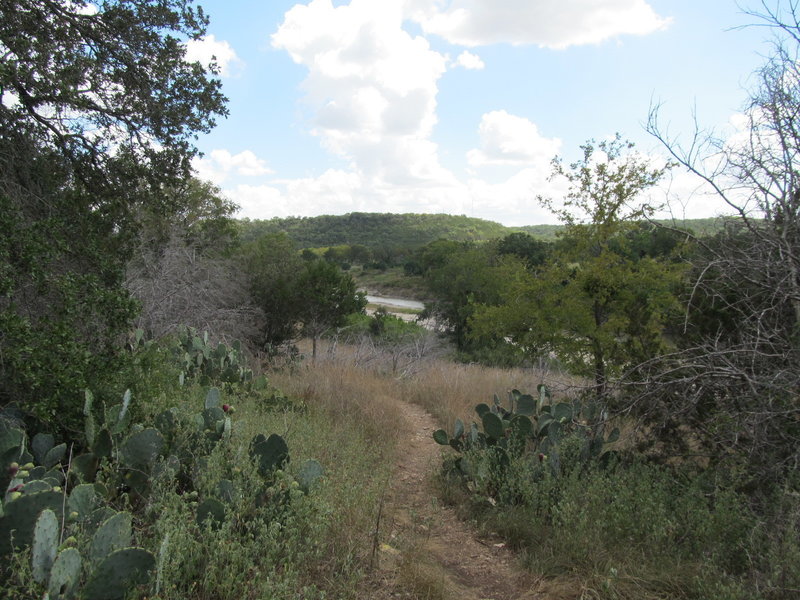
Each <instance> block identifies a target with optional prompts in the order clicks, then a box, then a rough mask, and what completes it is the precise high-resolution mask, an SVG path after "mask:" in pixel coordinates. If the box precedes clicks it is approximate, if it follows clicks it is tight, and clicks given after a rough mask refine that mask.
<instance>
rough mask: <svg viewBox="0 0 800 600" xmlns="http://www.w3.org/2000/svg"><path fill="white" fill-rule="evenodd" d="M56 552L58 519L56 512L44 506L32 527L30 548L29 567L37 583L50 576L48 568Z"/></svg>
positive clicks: (45, 580)
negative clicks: (31, 546) (31, 544)
mask: <svg viewBox="0 0 800 600" xmlns="http://www.w3.org/2000/svg"><path fill="white" fill-rule="evenodd" d="M57 552H58V519H57V518H56V514H55V513H54V512H53V511H52V510H50V509H49V508H46V509H44V510H43V511H42V514H40V515H39V518H38V519H37V520H36V526H35V527H34V529H33V548H32V549H31V567H32V568H33V579H34V581H36V582H37V583H42V584H43V583H46V582H47V580H48V579H49V577H50V569H51V568H52V566H53V562H54V561H55V559H56V553H57Z"/></svg>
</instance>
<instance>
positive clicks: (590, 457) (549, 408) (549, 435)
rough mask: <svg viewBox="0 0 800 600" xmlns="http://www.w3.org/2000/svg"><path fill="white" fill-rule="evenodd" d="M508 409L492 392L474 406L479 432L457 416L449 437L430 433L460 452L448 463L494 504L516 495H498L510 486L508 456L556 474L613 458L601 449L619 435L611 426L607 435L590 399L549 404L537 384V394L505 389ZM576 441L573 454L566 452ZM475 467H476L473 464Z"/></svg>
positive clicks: (602, 414) (603, 415)
mask: <svg viewBox="0 0 800 600" xmlns="http://www.w3.org/2000/svg"><path fill="white" fill-rule="evenodd" d="M509 403H510V407H509V408H508V409H507V408H505V407H504V406H503V405H502V403H501V402H500V399H499V398H498V397H497V395H495V397H494V402H493V404H492V405H491V406H489V405H487V404H483V403H481V404H478V405H477V406H476V407H475V412H476V413H477V414H478V417H479V418H480V420H481V424H482V427H483V431H480V430H479V428H478V426H477V425H476V424H475V423H472V424H471V425H470V427H469V430H467V429H466V427H465V426H464V423H462V421H461V420H460V419H456V422H455V431H454V433H453V437H452V438H450V437H449V436H448V435H447V432H445V431H444V430H443V429H438V430H436V431H435V432H434V433H433V439H434V440H435V441H436V442H437V443H438V444H441V445H442V446H448V445H449V446H450V447H452V448H453V449H454V450H456V451H457V452H463V453H464V456H463V457H460V458H458V459H456V460H455V461H454V462H453V467H454V469H456V470H457V471H458V472H459V473H460V475H461V476H462V477H463V478H464V480H465V481H466V482H467V486H468V487H470V488H472V489H480V490H481V493H485V494H488V496H487V497H488V498H489V499H490V500H491V501H493V502H503V503H513V502H516V499H515V498H513V497H508V496H498V495H499V494H504V493H505V492H507V491H508V490H509V489H510V487H509V486H510V485H511V484H510V483H509V482H506V481H504V479H505V477H506V475H507V468H508V466H509V465H510V464H511V461H512V460H513V459H523V460H525V461H528V462H529V463H530V464H531V465H535V464H536V463H537V461H538V463H539V466H540V468H541V469H547V470H549V472H550V473H551V474H552V475H553V476H555V477H558V476H560V475H561V473H562V470H563V471H564V472H570V471H572V470H573V469H574V468H576V467H579V466H580V467H582V468H587V466H588V465H589V462H590V461H595V460H596V459H600V462H601V463H602V464H608V463H609V462H610V461H612V460H613V454H614V453H613V452H612V451H605V452H603V447H604V445H605V444H607V443H613V442H616V441H617V440H618V439H619V429H618V428H614V429H613V430H612V431H611V432H610V433H609V434H608V436H607V437H606V436H605V429H606V425H607V424H606V422H605V421H606V413H605V411H604V409H603V407H602V406H599V405H598V404H597V403H596V402H595V401H593V400H589V401H587V402H586V403H582V402H581V401H580V400H575V401H572V402H559V403H557V404H554V403H552V401H551V400H550V394H549V392H548V391H547V388H546V387H545V386H544V385H540V386H539V390H538V397H537V398H534V397H533V396H531V395H529V394H522V393H521V392H519V390H512V391H511V392H510V393H509ZM564 440H568V441H566V442H565V445H566V446H567V448H568V450H567V453H566V454H565V455H564V456H565V462H566V463H567V464H565V465H564V467H563V468H562V451H561V443H562V441H564ZM576 443H577V444H579V450H578V453H577V456H570V450H571V449H572V447H574V445H575V444H576ZM478 465H480V467H478Z"/></svg>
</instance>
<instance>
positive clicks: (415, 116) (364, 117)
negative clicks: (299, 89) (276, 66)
mask: <svg viewBox="0 0 800 600" xmlns="http://www.w3.org/2000/svg"><path fill="white" fill-rule="evenodd" d="M403 18H404V15H403V0H382V1H381V2H375V1H374V0H352V1H351V2H350V3H349V4H347V5H341V6H337V7H334V6H333V4H332V2H331V1H330V0H312V1H311V2H310V3H309V4H307V5H296V6H295V7H293V8H292V9H291V10H289V11H288V12H287V13H286V15H285V18H284V21H283V23H282V24H281V26H280V27H279V28H278V30H277V31H276V32H275V33H274V34H273V36H272V45H273V46H274V47H275V48H279V49H283V50H285V51H287V52H288V53H289V55H290V56H291V57H292V59H293V60H294V61H295V62H296V63H298V64H301V65H303V66H305V67H306V68H307V69H308V76H307V78H306V80H305V82H304V89H305V91H306V101H307V102H308V103H309V105H310V106H311V107H312V110H313V111H314V114H315V116H314V118H313V121H312V124H313V129H312V133H313V134H314V135H317V136H319V137H320V139H321V142H322V144H323V146H324V147H325V148H326V149H328V150H329V151H331V152H333V153H335V154H336V155H338V156H340V157H343V158H346V159H347V160H348V161H349V162H350V165H351V167H352V169H353V170H354V171H355V172H358V173H359V174H361V175H363V177H364V178H366V179H368V180H370V179H378V180H385V181H395V182H400V181H405V182H409V181H417V182H420V183H422V184H425V183H426V182H427V183H431V182H434V183H436V182H438V181H439V180H440V179H441V178H444V179H445V180H447V179H449V178H450V177H451V175H450V174H449V173H447V172H446V170H445V169H443V168H442V167H441V166H440V165H439V160H438V156H437V148H436V146H435V145H434V144H432V143H431V142H430V140H429V137H430V135H431V132H432V130H433V127H434V125H435V124H436V95H437V93H438V86H437V82H438V80H439V78H440V77H441V76H442V74H443V73H444V72H445V70H446V67H447V57H446V56H444V55H442V54H440V53H438V52H435V51H433V50H432V49H431V48H430V45H429V44H428V41H427V40H425V39H424V38H423V37H420V36H412V35H410V34H409V33H408V32H406V31H405V30H403V27H402V25H403Z"/></svg>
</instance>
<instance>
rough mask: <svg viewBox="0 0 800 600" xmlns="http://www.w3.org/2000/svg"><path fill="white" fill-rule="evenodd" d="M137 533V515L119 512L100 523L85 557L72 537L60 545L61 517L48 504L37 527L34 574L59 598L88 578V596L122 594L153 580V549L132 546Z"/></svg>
mask: <svg viewBox="0 0 800 600" xmlns="http://www.w3.org/2000/svg"><path fill="white" fill-rule="evenodd" d="M131 534H132V532H131V515H130V514H129V513H125V512H121V513H116V514H114V515H112V516H110V517H108V518H107V519H106V520H105V521H103V522H102V524H101V525H100V526H99V527H98V528H97V530H96V531H95V533H94V535H93V536H92V541H91V547H90V551H89V555H88V556H86V557H83V556H81V554H80V552H79V551H78V550H77V549H76V548H74V547H72V546H70V545H68V544H67V543H64V544H61V547H59V523H58V518H57V517H56V512H54V511H53V510H51V509H49V508H47V509H45V510H43V511H42V512H41V513H40V514H39V516H38V518H37V520H36V525H35V528H34V533H33V546H32V549H31V567H32V572H33V577H34V580H35V581H36V582H37V583H40V584H42V585H44V586H46V588H47V593H48V595H49V597H50V598H51V599H53V600H54V599H56V598H59V599H64V600H69V599H70V598H73V597H75V595H76V593H77V591H78V588H79V586H80V584H81V583H82V582H85V584H84V585H83V586H81V590H82V592H81V597H82V598H83V599H84V600H117V599H120V600H121V599H122V598H125V596H126V595H127V594H128V592H129V591H130V590H131V589H132V588H133V587H135V586H137V585H139V584H143V583H147V582H148V581H149V579H150V573H151V571H152V570H153V567H154V566H155V558H154V557H153V555H152V554H151V553H150V552H148V551H147V550H145V549H143V548H134V547H131V537H132V536H131Z"/></svg>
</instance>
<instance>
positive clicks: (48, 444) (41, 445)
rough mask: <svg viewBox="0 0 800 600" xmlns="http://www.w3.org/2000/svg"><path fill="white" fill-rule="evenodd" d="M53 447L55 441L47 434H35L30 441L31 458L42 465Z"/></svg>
mask: <svg viewBox="0 0 800 600" xmlns="http://www.w3.org/2000/svg"><path fill="white" fill-rule="evenodd" d="M54 445H55V439H54V438H53V436H52V435H50V434H49V433H37V434H36V435H35V436H33V439H32V440H31V450H33V457H34V458H35V459H36V462H37V463H39V464H44V459H45V456H47V453H48V452H50V450H51V449H52V448H53V446H54Z"/></svg>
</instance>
